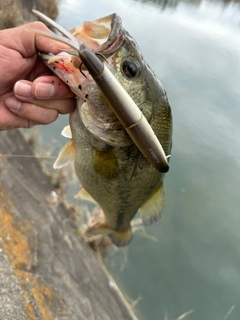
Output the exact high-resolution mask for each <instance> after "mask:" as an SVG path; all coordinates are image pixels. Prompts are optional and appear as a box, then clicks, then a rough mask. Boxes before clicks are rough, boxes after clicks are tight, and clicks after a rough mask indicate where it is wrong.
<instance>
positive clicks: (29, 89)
mask: <svg viewBox="0 0 240 320" xmlns="http://www.w3.org/2000/svg"><path fill="white" fill-rule="evenodd" d="M14 94H15V96H16V97H18V98H20V97H21V98H37V99H43V100H48V99H53V100H54V99H55V100H58V99H66V98H71V97H74V96H75V94H74V93H73V92H72V91H71V90H70V89H69V87H68V86H67V85H66V84H65V83H64V82H63V81H62V80H60V79H59V78H58V77H57V76H54V75H52V76H42V77H39V78H37V79H36V80H34V81H33V82H30V81H27V80H20V81H18V82H16V83H15V85H14Z"/></svg>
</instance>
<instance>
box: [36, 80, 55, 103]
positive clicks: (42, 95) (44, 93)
mask: <svg viewBox="0 0 240 320" xmlns="http://www.w3.org/2000/svg"><path fill="white" fill-rule="evenodd" d="M54 93H55V87H54V85H53V84H51V83H42V82H39V83H38V84H37V85H36V89H35V97H36V98H38V99H49V98H51V97H52V96H53V95H54Z"/></svg>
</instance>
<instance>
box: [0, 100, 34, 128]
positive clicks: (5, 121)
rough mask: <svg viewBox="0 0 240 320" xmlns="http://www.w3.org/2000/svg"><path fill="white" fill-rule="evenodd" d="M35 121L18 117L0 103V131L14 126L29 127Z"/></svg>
mask: <svg viewBox="0 0 240 320" xmlns="http://www.w3.org/2000/svg"><path fill="white" fill-rule="evenodd" d="M36 124H37V123H36V122H34V121H31V120H28V119H24V118H21V117H19V116H18V115H16V114H14V113H12V112H11V111H10V110H9V109H7V108H6V107H5V106H2V104H1V112H0V131H2V130H10V129H16V128H31V127H33V126H34V125H36Z"/></svg>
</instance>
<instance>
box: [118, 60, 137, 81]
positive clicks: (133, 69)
mask: <svg viewBox="0 0 240 320" xmlns="http://www.w3.org/2000/svg"><path fill="white" fill-rule="evenodd" d="M122 72H123V74H124V75H125V76H127V77H128V78H136V77H138V76H139V74H140V66H139V64H138V62H137V61H134V60H125V61H124V62H123V63H122Z"/></svg>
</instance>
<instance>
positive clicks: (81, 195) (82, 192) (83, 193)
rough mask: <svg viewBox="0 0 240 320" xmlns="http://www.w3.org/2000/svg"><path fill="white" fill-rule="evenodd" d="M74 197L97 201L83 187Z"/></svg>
mask: <svg viewBox="0 0 240 320" xmlns="http://www.w3.org/2000/svg"><path fill="white" fill-rule="evenodd" d="M74 198H80V199H83V200H87V201H90V202H93V203H96V201H95V200H94V199H93V197H92V196H90V194H89V193H88V192H87V191H86V190H85V189H83V188H81V190H79V192H78V193H77V194H76V195H75V197H74Z"/></svg>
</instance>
